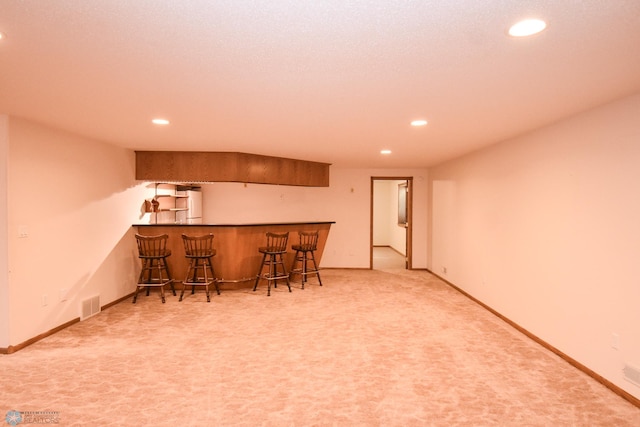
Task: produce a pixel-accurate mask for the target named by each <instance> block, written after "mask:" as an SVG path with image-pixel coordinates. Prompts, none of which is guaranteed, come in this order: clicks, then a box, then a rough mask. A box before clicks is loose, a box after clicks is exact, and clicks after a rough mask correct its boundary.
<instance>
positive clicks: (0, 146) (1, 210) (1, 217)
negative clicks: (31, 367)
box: [0, 114, 9, 348]
mask: <svg viewBox="0 0 640 427" xmlns="http://www.w3.org/2000/svg"><path fill="white" fill-rule="evenodd" d="M8 153H9V117H8V116H6V115H1V114H0V200H2V203H0V348H7V347H8V346H9V272H8V266H7V258H8V256H9V255H8V254H9V245H8V242H7V216H8V211H9V203H8V200H7V158H8V155H9V154H8Z"/></svg>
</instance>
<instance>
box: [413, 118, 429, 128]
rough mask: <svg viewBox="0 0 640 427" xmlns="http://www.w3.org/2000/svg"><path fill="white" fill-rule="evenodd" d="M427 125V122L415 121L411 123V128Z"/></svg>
mask: <svg viewBox="0 0 640 427" xmlns="http://www.w3.org/2000/svg"><path fill="white" fill-rule="evenodd" d="M426 124H427V121H426V120H422V119H420V120H414V121H412V122H411V126H425V125H426Z"/></svg>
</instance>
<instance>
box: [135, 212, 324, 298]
mask: <svg viewBox="0 0 640 427" xmlns="http://www.w3.org/2000/svg"><path fill="white" fill-rule="evenodd" d="M331 224H332V223H331V222H319V223H318V222H315V223H295V224H255V225H204V224H203V225H200V224H198V225H192V224H153V225H146V224H145V225H137V226H135V227H136V228H137V233H138V234H141V235H144V236H156V235H159V234H165V233H166V234H168V235H169V241H168V243H167V246H168V248H169V249H170V250H171V256H170V257H169V258H168V262H169V268H170V270H171V275H172V276H173V279H174V280H175V281H176V282H182V280H183V279H184V278H185V275H186V273H187V266H188V262H187V260H186V258H185V256H184V246H183V243H182V234H183V233H184V234H187V235H190V236H201V235H203V234H208V233H213V236H214V237H213V247H214V249H215V250H216V256H215V257H213V269H214V272H215V275H216V277H217V278H218V279H221V280H222V283H221V286H222V289H225V288H229V287H231V288H237V287H251V286H253V282H252V280H255V277H256V274H257V272H258V268H259V267H260V262H261V261H262V254H260V253H259V252H258V248H259V247H260V246H264V245H265V242H266V237H265V234H266V233H267V232H273V233H284V232H287V231H288V232H289V242H288V245H287V246H288V248H289V250H288V252H287V254H286V255H285V261H286V266H287V269H290V268H291V265H292V263H293V257H294V251H292V250H291V245H293V244H296V243H298V231H316V230H317V231H318V232H319V239H318V250H317V251H316V253H315V256H316V262H318V264H320V262H321V260H322V253H323V252H324V247H325V244H326V242H327V237H328V235H329V229H330V227H331ZM225 282H226V283H225Z"/></svg>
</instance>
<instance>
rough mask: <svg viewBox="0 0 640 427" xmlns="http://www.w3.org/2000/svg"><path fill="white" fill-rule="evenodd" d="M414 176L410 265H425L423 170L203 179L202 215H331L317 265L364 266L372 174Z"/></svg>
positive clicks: (238, 218)
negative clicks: (301, 181) (304, 183)
mask: <svg viewBox="0 0 640 427" xmlns="http://www.w3.org/2000/svg"><path fill="white" fill-rule="evenodd" d="M372 176H376V177H383V176H390V177H393V176H413V177H414V200H413V212H414V225H413V227H414V228H413V248H412V249H413V268H426V267H427V203H428V200H427V195H428V189H427V170H426V169H388V170H386V169H343V168H336V167H333V166H332V167H331V170H330V185H329V187H291V186H278V185H261V184H247V185H246V186H245V185H244V184H242V183H213V184H204V185H202V193H203V194H202V198H203V211H204V216H203V221H204V222H206V223H223V224H225V223H227V224H238V223H249V222H282V221H292V222H293V221H336V223H335V224H333V225H332V226H331V231H330V232H329V238H328V240H327V245H326V247H325V251H324V255H323V258H322V261H321V266H322V267H325V268H326V267H335V268H341V267H345V268H369V259H370V258H369V257H370V244H371V241H370V229H371V228H370V227H371V224H370V222H371V218H370V211H371V177H372Z"/></svg>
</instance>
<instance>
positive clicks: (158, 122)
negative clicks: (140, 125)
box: [151, 119, 169, 125]
mask: <svg viewBox="0 0 640 427" xmlns="http://www.w3.org/2000/svg"><path fill="white" fill-rule="evenodd" d="M151 123H153V124H154V125H168V124H169V120H167V119H153V120H151Z"/></svg>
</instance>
